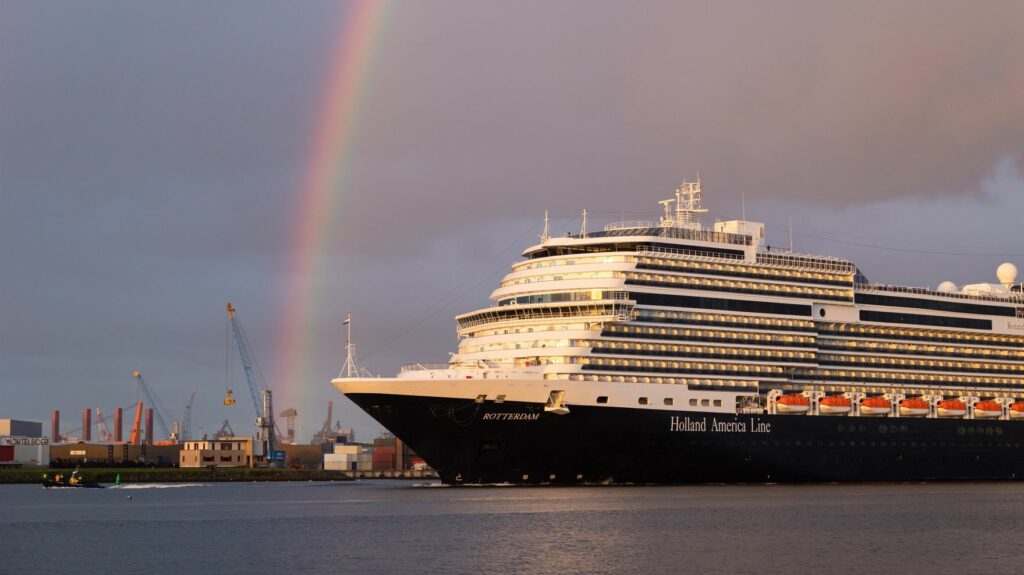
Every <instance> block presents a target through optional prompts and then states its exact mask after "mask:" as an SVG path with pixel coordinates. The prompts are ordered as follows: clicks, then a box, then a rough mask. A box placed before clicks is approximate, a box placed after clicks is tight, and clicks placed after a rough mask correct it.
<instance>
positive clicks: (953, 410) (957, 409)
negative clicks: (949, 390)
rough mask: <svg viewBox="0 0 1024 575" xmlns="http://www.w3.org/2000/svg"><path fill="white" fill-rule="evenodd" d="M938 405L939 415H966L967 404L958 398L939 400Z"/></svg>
mask: <svg viewBox="0 0 1024 575" xmlns="http://www.w3.org/2000/svg"><path fill="white" fill-rule="evenodd" d="M938 407H939V409H938V411H939V417H963V416H965V415H967V404H965V403H964V402H962V401H960V400H959V399H943V400H942V401H940V402H939V406H938ZM1022 415H1024V414H1022Z"/></svg>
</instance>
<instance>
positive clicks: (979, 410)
mask: <svg viewBox="0 0 1024 575" xmlns="http://www.w3.org/2000/svg"><path fill="white" fill-rule="evenodd" d="M1002 414H1003V406H1001V405H999V403H998V402H995V401H992V400H991V399H986V400H985V401H979V402H978V403H975V404H974V417H980V418H984V419H993V418H996V417H999V416H1001V415H1002Z"/></svg>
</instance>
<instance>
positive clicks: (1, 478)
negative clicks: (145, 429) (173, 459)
mask: <svg viewBox="0 0 1024 575" xmlns="http://www.w3.org/2000/svg"><path fill="white" fill-rule="evenodd" d="M71 471H72V468H67V469H50V468H20V469H0V484H15V483H22V484H24V483H39V482H40V481H41V480H42V478H43V474H44V473H45V474H46V475H48V476H49V477H53V476H54V475H55V474H57V473H60V474H61V475H65V476H68V475H70V474H71ZM78 473H79V475H81V476H82V479H84V480H85V481H95V482H97V483H113V482H114V481H115V480H116V479H117V476H118V475H119V474H120V475H121V483H165V482H166V483H180V482H189V483H191V482H196V483H200V482H202V483H210V482H214V481H352V479H350V478H349V477H346V476H345V475H344V474H343V473H341V472H338V471H323V470H320V469H271V468H256V469H248V468H245V467H222V468H210V469H207V468H184V469H182V468H178V467H83V468H81V469H79V470H78Z"/></svg>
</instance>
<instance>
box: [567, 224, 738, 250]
mask: <svg viewBox="0 0 1024 575" xmlns="http://www.w3.org/2000/svg"><path fill="white" fill-rule="evenodd" d="M623 223H625V222H623ZM623 236H654V237H659V238H673V239H680V240H693V241H698V242H710V243H717V244H733V245H737V246H749V245H750V244H751V237H750V236H748V235H743V234H730V233H727V232H714V231H711V230H694V229H690V228H677V227H670V226H650V227H637V228H629V227H617V228H614V229H605V231H601V232H587V234H586V235H580V234H566V237H568V238H574V239H581V238H612V237H623Z"/></svg>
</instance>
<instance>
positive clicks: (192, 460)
mask: <svg viewBox="0 0 1024 575" xmlns="http://www.w3.org/2000/svg"><path fill="white" fill-rule="evenodd" d="M253 443H254V441H253V438H252V437H225V438H222V439H211V440H201V441H186V442H185V443H183V444H182V449H181V453H180V456H179V465H180V466H181V467H255V466H256V463H257V462H258V461H257V460H260V461H262V459H263V457H262V456H259V455H258V454H254V453H253Z"/></svg>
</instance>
